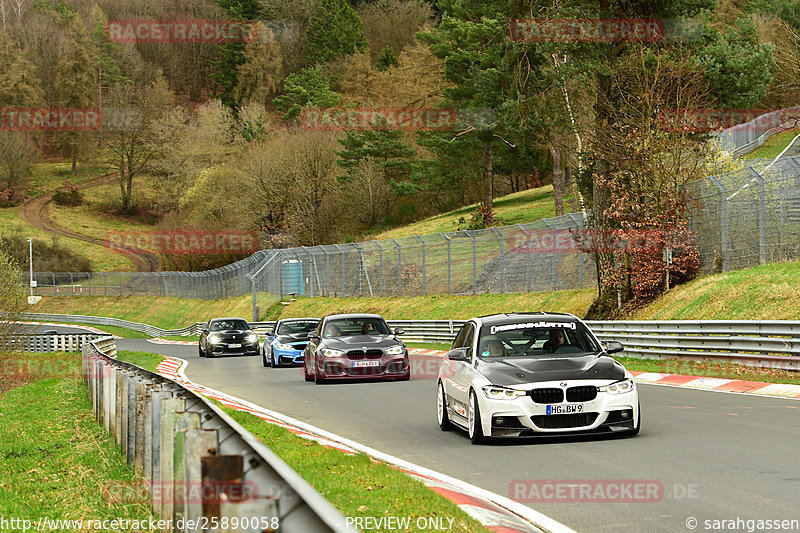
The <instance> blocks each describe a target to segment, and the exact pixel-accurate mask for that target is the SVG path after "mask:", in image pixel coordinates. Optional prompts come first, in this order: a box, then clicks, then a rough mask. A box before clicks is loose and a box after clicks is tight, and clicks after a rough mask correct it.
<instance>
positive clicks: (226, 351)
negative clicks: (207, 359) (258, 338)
mask: <svg viewBox="0 0 800 533" xmlns="http://www.w3.org/2000/svg"><path fill="white" fill-rule="evenodd" d="M208 352H209V354H211V355H258V354H259V347H258V342H255V343H252V344H247V343H244V344H242V345H241V346H240V347H239V348H228V345H227V344H226V343H220V344H210V343H209V344H208Z"/></svg>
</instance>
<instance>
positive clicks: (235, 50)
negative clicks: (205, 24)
mask: <svg viewBox="0 0 800 533" xmlns="http://www.w3.org/2000/svg"><path fill="white" fill-rule="evenodd" d="M217 4H218V5H219V6H220V7H221V8H223V9H224V10H225V11H226V12H227V13H228V15H229V16H230V17H231V18H232V19H236V20H251V21H255V20H257V19H258V18H259V16H260V14H261V4H260V3H259V2H258V1H257V0H217ZM218 51H219V59H218V60H216V61H214V62H213V63H212V66H213V70H214V71H213V73H212V75H211V77H212V78H214V80H215V81H216V82H217V83H218V84H219V88H220V89H219V92H218V94H217V96H219V98H220V100H222V103H223V104H225V105H227V106H230V107H235V106H237V105H239V103H240V102H237V101H236V99H235V97H234V95H235V90H236V84H237V76H238V71H239V67H240V66H241V65H242V63H244V62H245V54H244V51H245V43H224V44H221V45H219V47H218Z"/></svg>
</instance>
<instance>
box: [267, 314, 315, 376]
mask: <svg viewBox="0 0 800 533" xmlns="http://www.w3.org/2000/svg"><path fill="white" fill-rule="evenodd" d="M318 324H319V319H318V318H284V319H282V320H278V323H277V324H275V331H273V332H271V333H270V334H268V335H267V338H266V339H264V343H263V344H262V346H261V358H262V360H263V362H264V366H274V367H278V366H284V365H302V364H303V350H305V348H306V345H308V333H309V332H311V331H314V330H315V329H317V325H318Z"/></svg>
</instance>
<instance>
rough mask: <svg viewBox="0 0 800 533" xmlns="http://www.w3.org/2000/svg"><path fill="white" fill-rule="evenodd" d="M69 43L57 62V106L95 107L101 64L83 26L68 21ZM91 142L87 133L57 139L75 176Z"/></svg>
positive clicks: (72, 132) (82, 132) (73, 21)
mask: <svg viewBox="0 0 800 533" xmlns="http://www.w3.org/2000/svg"><path fill="white" fill-rule="evenodd" d="M68 24H69V32H68V34H69V39H68V41H67V44H66V46H65V48H64V50H63V51H62V53H61V56H60V57H59V59H58V65H57V70H56V81H57V83H58V87H59V93H58V96H59V101H58V105H60V106H61V107H68V108H88V107H92V106H94V105H96V104H97V103H98V102H97V93H96V92H95V88H96V87H97V78H96V76H97V72H98V68H99V65H98V62H97V60H96V57H95V56H94V55H93V54H92V43H91V40H90V38H89V34H88V33H87V31H86V29H85V28H84V26H83V23H82V22H80V21H79V20H77V19H75V18H71V17H70V18H69V19H68ZM90 142H91V138H90V133H89V132H87V131H67V132H63V133H60V134H59V135H58V144H59V145H60V146H61V148H62V149H64V150H65V151H66V152H67V153H69V155H70V158H71V160H72V174H73V175H74V174H75V172H76V170H77V165H78V155H79V153H80V152H81V151H82V150H84V149H85V148H86V147H87V146H88V145H89V143H90Z"/></svg>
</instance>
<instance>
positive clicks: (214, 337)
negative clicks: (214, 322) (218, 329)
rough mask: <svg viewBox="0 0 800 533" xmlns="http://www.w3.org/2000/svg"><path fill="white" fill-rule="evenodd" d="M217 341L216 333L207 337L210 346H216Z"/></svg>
mask: <svg viewBox="0 0 800 533" xmlns="http://www.w3.org/2000/svg"><path fill="white" fill-rule="evenodd" d="M219 340H220V339H219V335H217V334H216V333H212V334H211V335H209V336H208V342H210V343H211V344H217V343H218V342H219Z"/></svg>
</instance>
